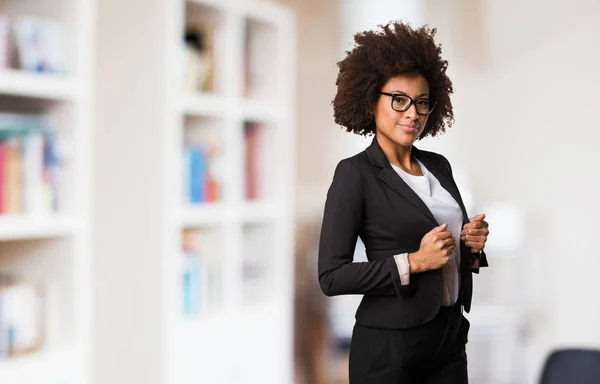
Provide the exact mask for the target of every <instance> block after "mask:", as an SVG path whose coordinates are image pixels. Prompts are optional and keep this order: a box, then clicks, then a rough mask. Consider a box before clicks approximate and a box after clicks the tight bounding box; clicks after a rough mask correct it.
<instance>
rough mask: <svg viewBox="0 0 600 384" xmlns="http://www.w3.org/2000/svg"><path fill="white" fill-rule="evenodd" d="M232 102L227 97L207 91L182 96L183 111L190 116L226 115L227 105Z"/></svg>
mask: <svg viewBox="0 0 600 384" xmlns="http://www.w3.org/2000/svg"><path fill="white" fill-rule="evenodd" d="M229 104H231V105H232V107H233V101H232V102H231V103H230V102H229V101H228V100H227V99H225V98H224V97H222V96H219V95H213V94H205V93H189V94H184V95H183V97H182V98H181V112H182V113H183V114H185V115H189V116H209V117H221V118H222V117H225V116H226V114H227V105H229Z"/></svg>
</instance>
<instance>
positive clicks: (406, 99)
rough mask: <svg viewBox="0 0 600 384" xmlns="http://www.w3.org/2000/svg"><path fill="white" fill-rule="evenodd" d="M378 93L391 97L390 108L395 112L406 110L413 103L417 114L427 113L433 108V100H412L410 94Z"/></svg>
mask: <svg viewBox="0 0 600 384" xmlns="http://www.w3.org/2000/svg"><path fill="white" fill-rule="evenodd" d="M379 93H380V94H382V95H385V96H390V97H391V98H392V109H393V110H394V111H396V112H406V111H408V109H409V108H410V106H411V105H413V104H414V105H415V108H416V110H417V113H418V114H419V115H429V114H430V113H431V112H432V111H433V109H434V108H435V101H431V100H429V99H417V100H413V99H412V98H411V97H410V96H408V95H404V94H401V93H387V92H379Z"/></svg>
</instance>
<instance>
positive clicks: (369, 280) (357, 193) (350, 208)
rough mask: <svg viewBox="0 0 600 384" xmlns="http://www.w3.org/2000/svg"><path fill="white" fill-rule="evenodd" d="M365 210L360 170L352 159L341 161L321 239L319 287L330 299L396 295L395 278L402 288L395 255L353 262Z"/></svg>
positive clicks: (332, 184) (324, 217)
mask: <svg viewBox="0 0 600 384" xmlns="http://www.w3.org/2000/svg"><path fill="white" fill-rule="evenodd" d="M364 209H365V196H364V186H363V180H362V176H361V174H360V171H359V169H358V168H357V167H356V165H355V164H354V163H353V162H352V160H351V159H345V160H342V161H341V162H340V163H339V164H338V165H337V167H336V170H335V173H334V176H333V181H332V183H331V185H330V187H329V190H328V192H327V198H326V202H325V209H324V214H323V223H322V226H321V235H320V240H319V256H318V273H319V284H320V286H321V290H322V291H323V293H324V294H325V295H327V296H335V295H344V294H377V295H395V294H396V290H395V288H394V284H393V282H394V278H395V279H396V280H398V282H397V283H398V285H400V276H399V274H398V271H397V267H396V263H395V261H394V258H393V256H392V255H391V256H390V257H387V258H385V259H380V260H375V261H370V262H353V259H354V250H355V247H356V242H357V240H358V236H359V234H360V232H361V229H362V223H363V217H364ZM392 269H393V270H392ZM394 272H395V275H394Z"/></svg>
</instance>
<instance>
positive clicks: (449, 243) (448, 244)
mask: <svg viewBox="0 0 600 384" xmlns="http://www.w3.org/2000/svg"><path fill="white" fill-rule="evenodd" d="M451 246H456V240H454V237H450V238H448V239H446V240H444V242H443V244H442V248H448V247H451Z"/></svg>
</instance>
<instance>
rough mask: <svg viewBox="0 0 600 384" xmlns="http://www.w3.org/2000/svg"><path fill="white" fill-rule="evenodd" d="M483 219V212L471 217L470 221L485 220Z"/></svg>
mask: <svg viewBox="0 0 600 384" xmlns="http://www.w3.org/2000/svg"><path fill="white" fill-rule="evenodd" d="M483 219H485V213H481V214H479V215H477V216H473V217H471V218H470V219H469V222H471V223H472V222H474V221H481V220H483Z"/></svg>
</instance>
